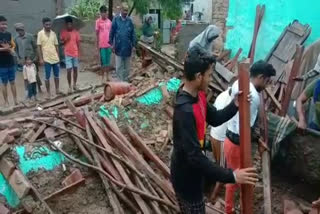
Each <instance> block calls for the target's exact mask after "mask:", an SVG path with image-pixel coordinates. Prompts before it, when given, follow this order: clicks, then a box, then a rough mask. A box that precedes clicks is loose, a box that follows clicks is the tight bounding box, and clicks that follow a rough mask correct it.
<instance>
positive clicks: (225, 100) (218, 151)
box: [210, 87, 232, 167]
mask: <svg viewBox="0 0 320 214" xmlns="http://www.w3.org/2000/svg"><path fill="white" fill-rule="evenodd" d="M231 101H232V98H231V87H229V88H228V89H227V90H225V91H224V92H222V93H221V94H219V96H218V97H217V99H216V100H215V102H214V104H213V106H214V107H215V108H216V109H217V110H221V109H224V108H225V107H226V106H228V105H229V104H230V102H231ZM226 131H227V122H226V123H224V124H222V125H221V126H218V127H212V128H211V131H210V142H211V147H212V152H213V155H214V158H215V160H216V161H217V163H220V166H222V167H224V166H225V164H224V163H225V161H224V155H223V142H224V140H225V138H226Z"/></svg>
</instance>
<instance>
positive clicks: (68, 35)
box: [61, 30, 80, 57]
mask: <svg viewBox="0 0 320 214" xmlns="http://www.w3.org/2000/svg"><path fill="white" fill-rule="evenodd" d="M61 40H68V41H67V42H65V44H64V53H65V55H66V56H71V57H79V46H78V44H79V43H80V34H79V32H78V31H77V30H73V31H70V32H69V31H67V30H63V31H62V32H61Z"/></svg>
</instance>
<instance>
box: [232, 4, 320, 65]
mask: <svg viewBox="0 0 320 214" xmlns="http://www.w3.org/2000/svg"><path fill="white" fill-rule="evenodd" d="M257 4H265V5H266V12H265V16H264V18H263V20H262V24H261V28H260V32H259V35H258V40H257V48H256V56H255V59H256V60H259V59H264V58H265V57H266V56H267V54H268V52H269V51H270V49H271V48H272V46H273V45H274V43H275V42H276V40H277V39H278V38H279V36H280V34H281V33H282V31H283V29H284V28H285V27H286V26H287V25H288V24H289V23H291V22H292V21H293V20H295V19H297V20H299V21H300V22H301V23H302V24H309V25H310V26H311V28H312V33H311V35H310V37H309V39H308V40H307V43H306V44H311V43H312V42H314V41H315V40H317V38H319V37H320V19H319V17H318V12H319V11H320V4H319V1H318V0H309V1H307V2H306V1H300V0H291V1H287V0H230V2H229V14H228V18H227V27H228V28H229V27H232V28H231V29H230V30H228V32H227V41H226V48H227V49H231V50H233V53H232V54H233V55H234V54H235V53H236V51H237V50H238V49H239V48H242V49H243V51H242V56H248V52H249V49H250V45H251V41H252V36H253V30H254V20H255V15H256V5H257Z"/></svg>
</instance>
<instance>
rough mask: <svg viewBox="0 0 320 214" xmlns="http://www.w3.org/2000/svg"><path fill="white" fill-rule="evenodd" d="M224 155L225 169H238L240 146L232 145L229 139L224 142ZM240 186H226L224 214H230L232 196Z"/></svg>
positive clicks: (232, 201)
mask: <svg viewBox="0 0 320 214" xmlns="http://www.w3.org/2000/svg"><path fill="white" fill-rule="evenodd" d="M224 154H225V158H226V161H227V168H231V169H233V170H236V169H239V168H240V146H237V145H235V144H234V143H232V142H231V141H230V140H229V138H226V139H225V141H224ZM239 187H240V186H239V185H238V184H226V196H225V202H226V214H232V209H233V208H234V194H235V192H236V191H237V189H238V188H239Z"/></svg>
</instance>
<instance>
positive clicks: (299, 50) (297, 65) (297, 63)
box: [280, 45, 304, 117]
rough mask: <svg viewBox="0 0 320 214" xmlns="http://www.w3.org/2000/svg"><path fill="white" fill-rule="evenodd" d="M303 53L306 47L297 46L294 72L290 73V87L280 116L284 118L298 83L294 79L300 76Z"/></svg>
mask: <svg viewBox="0 0 320 214" xmlns="http://www.w3.org/2000/svg"><path fill="white" fill-rule="evenodd" d="M303 51H304V47H303V46H301V45H297V48H296V55H295V58H294V62H293V66H292V70H291V73H290V76H289V81H288V85H287V88H286V92H285V95H284V99H283V102H282V105H281V111H280V116H282V117H283V116H285V115H286V114H287V111H288V108H289V104H290V99H291V94H292V91H293V88H294V85H295V83H296V81H295V80H294V78H295V77H296V76H297V75H298V72H299V70H300V65H301V60H302V55H303Z"/></svg>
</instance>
